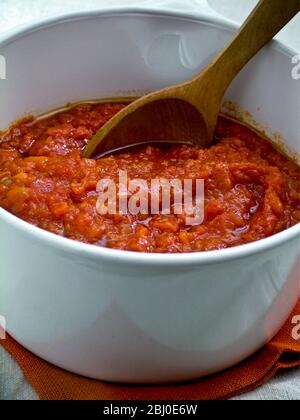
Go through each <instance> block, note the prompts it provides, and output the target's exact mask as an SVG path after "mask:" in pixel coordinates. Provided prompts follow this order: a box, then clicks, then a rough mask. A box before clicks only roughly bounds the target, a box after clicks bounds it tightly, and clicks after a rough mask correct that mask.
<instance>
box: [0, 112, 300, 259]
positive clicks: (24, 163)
mask: <svg viewBox="0 0 300 420" xmlns="http://www.w3.org/2000/svg"><path fill="white" fill-rule="evenodd" d="M123 106H124V105H122V104H85V105H79V106H77V107H75V108H73V109H70V110H67V111H63V112H61V113H59V114H56V115H54V116H51V117H48V118H45V119H43V120H38V121H34V120H33V119H27V120H24V121H22V122H19V123H17V124H16V125H14V126H13V127H12V128H11V129H10V130H9V131H8V132H7V133H6V134H4V135H2V137H0V206H1V207H3V208H4V209H6V210H8V211H9V212H11V213H13V214H14V215H16V216H18V217H20V218H22V219H24V220H26V221H27V222H29V223H32V224H33V225H36V226H38V227H40V228H42V229H45V230H48V231H50V232H53V233H55V234H57V235H61V236H64V237H67V238H70V239H74V240H77V241H81V242H84V243H90V244H95V245H98V246H105V247H108V248H116V249H123V250H128V251H138V252H156V253H179V252H196V251H209V250H216V249H224V248H228V247H233V246H236V245H241V244H245V243H249V242H253V241H257V240H259V239H262V238H266V237H268V236H270V235H273V234H275V233H278V232H280V231H283V230H285V229H287V228H289V227H291V226H293V225H295V224H296V223H298V222H299V221H300V168H299V167H298V166H297V165H296V164H295V163H293V162H292V161H290V160H288V159H287V158H286V157H284V156H283V155H281V154H280V153H279V152H278V151H276V150H275V149H274V147H273V146H272V145H271V144H270V143H269V142H268V141H266V140H264V139H262V138H260V137H259V135H258V134H256V133H254V132H253V131H251V130H250V129H249V128H247V127H245V126H242V125H239V124H237V123H235V122H232V121H229V120H227V119H224V118H220V119H219V122H218V127H217V130H216V144H215V145H214V146H212V147H211V148H210V149H207V150H200V149H198V148H192V147H187V146H177V147H173V148H169V149H159V148H155V147H145V148H143V149H139V150H136V151H132V152H131V153H127V154H119V155H114V156H111V157H107V158H104V159H101V160H99V161H95V160H89V159H83V158H82V157H81V156H82V150H83V148H84V146H85V145H86V144H87V142H88V141H89V139H90V138H91V137H92V135H93V134H94V133H95V132H96V131H97V130H98V129H99V128H100V127H101V126H102V125H103V124H104V123H105V122H106V121H107V120H108V119H109V118H111V117H112V116H113V115H114V114H115V113H116V112H118V111H119V110H120V109H121V108H122V107H123ZM119 170H126V171H127V172H128V175H129V178H130V179H136V178H138V179H145V180H148V181H149V182H150V180H151V179H155V178H167V179H174V178H176V179H178V178H179V179H181V180H183V179H204V180H205V221H204V223H203V224H202V225H199V226H187V225H186V224H185V219H184V216H180V215H169V216H162V215H156V216H151V215H150V214H148V215H138V216H132V215H128V216H123V215H121V214H118V215H108V216H100V215H99V214H98V213H97V211H96V201H97V197H98V195H97V193H96V185H97V183H98V181H99V180H100V179H103V178H113V179H116V180H117V179H118V173H119Z"/></svg>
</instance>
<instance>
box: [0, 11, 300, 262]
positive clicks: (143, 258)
mask: <svg viewBox="0 0 300 420" xmlns="http://www.w3.org/2000/svg"><path fill="white" fill-rule="evenodd" d="M129 15H140V16H153V17H165V18H174V19H186V20H188V21H194V22H203V23H204V24H208V25H213V26H217V27H221V28H225V29H227V30H230V31H234V30H236V29H237V28H238V24H235V23H233V22H230V21H228V20H227V19H226V18H223V17H217V16H211V15H209V14H207V13H205V12H204V13H197V16H195V15H193V14H191V13H190V12H188V11H166V10H159V9H149V8H146V7H132V6H128V7H119V6H115V7H109V8H103V9H101V10H93V11H85V12H75V13H67V14H63V15H60V16H54V17H49V18H43V19H39V20H36V21H34V22H32V23H29V24H25V25H22V26H19V27H17V28H15V29H13V30H11V31H9V32H7V33H3V34H1V35H0V48H3V47H4V46H7V45H9V44H10V43H12V42H14V41H16V40H17V39H19V38H22V37H24V36H26V35H29V34H31V33H34V32H37V31H39V30H41V29H45V28H48V27H52V26H56V25H60V24H63V23H66V22H72V21H81V20H84V19H91V18H97V17H109V16H120V17H121V16H129ZM272 45H273V48H274V47H275V48H277V49H278V48H279V50H280V51H281V52H282V53H284V54H286V55H288V56H290V57H291V58H292V57H293V56H294V55H297V51H296V50H294V49H293V48H290V47H288V46H286V45H285V44H283V43H282V42H280V41H278V40H273V41H272ZM1 220H2V221H3V222H4V223H8V224H9V225H12V226H13V227H14V228H16V229H17V230H19V231H20V232H21V233H22V234H25V235H28V236H31V237H32V238H34V239H36V240H38V241H39V242H40V243H43V244H44V245H48V246H51V247H53V248H55V249H57V250H61V251H63V252H66V253H69V254H77V256H78V257H79V258H87V259H92V260H97V259H99V261H100V259H101V261H102V262H103V260H105V261H106V262H113V263H127V264H131V265H136V266H141V265H143V266H145V265H148V266H165V267H176V266H181V267H185V266H189V267H191V266H199V265H210V264H218V263H222V262H226V261H231V260H238V259H244V258H246V257H250V256H253V255H256V254H260V253H262V252H267V251H270V250H272V249H274V248H277V247H279V246H281V245H283V244H285V243H287V242H290V241H293V240H296V238H297V237H298V238H299V241H300V224H297V225H295V226H293V227H291V228H289V229H287V230H285V231H283V232H280V233H278V234H275V235H273V236H271V237H269V238H265V239H262V240H259V241H256V242H253V243H249V244H245V245H241V246H236V247H233V248H228V249H224V250H216V251H208V252H195V253H179V254H150V253H149V254H148V253H139V252H130V251H121V250H115V249H109V248H102V247H97V246H95V245H89V244H84V243H81V242H77V241H73V240H70V239H68V238H63V237H60V236H58V235H55V234H53V233H50V232H47V231H44V230H42V229H40V228H38V227H36V226H33V225H31V224H30V223H28V222H25V221H24V220H22V219H19V218H18V217H16V216H14V215H12V214H11V213H9V212H8V211H6V210H4V209H3V208H0V221H1ZM299 244H300V242H299Z"/></svg>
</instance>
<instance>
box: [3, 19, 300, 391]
mask: <svg viewBox="0 0 300 420" xmlns="http://www.w3.org/2000/svg"><path fill="white" fill-rule="evenodd" d="M224 25H225V26H224ZM224 25H223V24H222V22H221V21H219V20H217V19H216V20H208V19H207V18H206V17H205V16H203V17H202V18H201V19H199V20H197V19H190V18H188V17H187V16H186V15H185V16H180V14H179V12H178V14H177V15H175V14H173V15H172V16H171V15H163V14H162V13H160V15H158V14H155V13H150V12H147V13H146V12H144V13H143V14H140V13H139V14H135V15H132V14H130V15H128V14H124V13H123V12H122V13H121V12H118V13H115V12H114V13H111V12H110V13H109V14H101V13H100V14H99V13H95V14H94V13H89V14H86V15H84V18H80V16H76V20H73V19H62V20H59V21H58V22H55V21H52V22H48V23H47V24H45V25H43V24H39V26H38V27H32V26H31V27H30V28H29V30H25V31H24V30H23V31H22V32H20V33H18V34H14V35H12V37H11V38H9V39H6V40H3V41H2V42H1V43H0V54H2V55H4V56H5V57H6V60H7V65H8V69H9V71H8V73H7V74H8V77H7V80H5V81H4V83H2V81H0V83H1V87H0V88H1V98H0V127H1V128H5V127H7V125H8V124H9V123H10V122H11V121H13V120H14V119H16V118H18V117H20V116H21V115H22V114H24V112H33V113H40V112H43V111H47V110H49V109H51V108H54V107H56V106H59V105H62V104H64V103H65V102H67V101H77V100H80V99H92V98H99V97H111V96H122V95H123V96H124V95H126V94H128V93H134V94H136V93H137V92H138V93H143V92H144V91H149V90H154V89H158V88H160V87H163V86H167V85H170V84H171V83H175V82H180V81H182V80H184V79H185V78H187V77H190V76H192V75H193V74H195V73H196V72H197V71H198V70H199V69H200V68H201V67H203V66H204V65H205V64H207V63H208V61H209V60H210V59H211V58H212V56H213V55H214V54H215V53H216V52H217V51H218V50H219V49H220V48H221V47H222V46H223V45H224V43H225V42H226V41H227V40H228V39H229V37H230V36H231V34H232V31H233V28H230V26H228V25H227V24H224ZM33 29H34V30H33ZM107 39H109V40H110V42H109V44H108V43H107ZM45 46H47V48H46V47H45ZM125 52H126V53H125ZM291 55H292V54H291V52H289V51H288V50H286V49H281V48H280V47H279V46H278V45H277V44H275V45H273V46H269V47H267V48H266V49H265V50H264V51H263V52H261V53H260V54H259V56H258V57H256V58H255V59H254V60H253V61H252V62H251V63H250V64H249V65H248V66H247V68H245V70H244V71H243V72H242V73H241V75H240V76H239V77H238V78H237V80H236V81H235V82H234V84H233V85H232V87H231V88H230V90H229V91H228V93H227V95H226V99H227V100H231V101H234V102H236V103H238V104H239V105H240V106H241V107H243V108H244V109H247V110H248V111H249V112H251V113H252V114H253V115H254V118H255V119H257V120H258V121H259V122H261V123H263V124H265V125H266V127H270V132H271V131H272V132H273V131H274V132H279V133H280V134H281V135H282V137H283V138H285V139H286V142H287V143H286V144H287V145H288V147H289V148H290V149H291V150H293V151H295V152H296V151H297V150H298V149H299V132H298V99H299V96H298V91H297V86H298V84H297V83H298V82H297V81H295V80H293V79H292V77H291ZM87 63H88V64H87ZM168 69H172V71H168ZM0 231H1V235H0V253H1V256H2V257H1V261H3V262H1V264H0V313H1V314H3V315H4V316H5V317H6V319H7V326H8V332H9V333H10V334H11V335H12V336H13V337H14V338H16V339H17V340H18V341H19V342H20V343H21V344H23V345H24V346H25V347H27V348H28V349H29V350H31V351H32V352H33V353H35V354H37V355H39V356H41V357H43V358H44V359H46V360H48V361H50V362H52V363H54V364H56V365H58V366H61V367H63V368H65V369H68V370H71V371H73V372H76V373H80V374H83V375H86V376H89V377H93V378H97V379H102V380H109V381H118V382H130V383H163V382H170V381H175V382H176V381H180V380H187V379H194V378H198V377H200V376H203V375H207V374H210V373H213V372H217V371H219V370H222V369H225V368H227V367H229V366H232V365H233V364H235V363H238V362H240V361H241V360H243V359H244V358H246V357H247V356H249V355H251V354H253V353H254V352H255V351H256V350H258V349H259V348H260V347H262V346H263V345H264V344H265V343H266V342H267V341H268V340H270V339H271V338H272V337H273V336H274V335H275V334H276V333H277V331H278V330H279V329H280V328H281V326H282V325H283V323H284V322H285V320H286V318H287V317H288V315H289V313H290V312H291V310H292V308H293V306H294V305H295V303H296V301H297V299H298V297H299V295H300V294H299V272H298V271H297V261H298V258H299V254H300V248H299V235H300V227H299V225H297V226H295V227H294V228H292V229H290V230H288V231H286V232H282V233H281V234H279V235H276V236H274V237H273V238H268V239H266V240H263V241H260V242H257V243H255V244H250V245H246V246H243V247H238V248H235V249H232V250H227V251H216V252H211V253H202V254H201V253H199V254H194V255H184V254H183V255H179V256H171V255H144V254H143V255H140V254H135V253H124V252H122V251H113V250H108V249H100V248H97V247H92V246H86V245H83V244H79V243H76V242H71V241H68V240H66V239H64V238H60V237H56V236H54V235H51V234H49V233H47V232H44V231H41V230H38V229H36V228H34V227H32V226H30V225H28V224H26V223H25V222H23V221H21V220H19V219H16V218H15V217H14V216H12V215H10V214H8V213H7V212H5V211H4V210H2V209H0Z"/></svg>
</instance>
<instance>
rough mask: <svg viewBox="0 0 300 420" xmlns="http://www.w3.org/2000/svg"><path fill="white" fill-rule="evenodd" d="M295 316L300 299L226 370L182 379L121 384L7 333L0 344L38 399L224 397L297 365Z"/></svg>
mask: <svg viewBox="0 0 300 420" xmlns="http://www.w3.org/2000/svg"><path fill="white" fill-rule="evenodd" d="M299 316H300V301H299V302H298V304H297V306H296V308H295V310H294V311H293V314H292V315H291V317H290V318H289V320H288V321H287V323H286V324H285V326H284V327H283V328H282V330H281V331H280V333H279V334H278V335H277V336H276V337H275V338H274V339H273V340H272V341H271V342H270V343H269V344H268V345H267V346H266V347H264V348H263V349H262V350H260V351H259V352H258V353H257V354H255V355H254V356H252V357H251V358H249V359H248V360H246V361H245V362H243V363H240V364H239V365H237V366H235V367H233V368H232V369H229V370H227V371H225V372H222V373H220V374H217V375H214V376H211V377H209V378H206V379H202V380H199V381H196V382H191V383H186V384H181V385H168V386H125V385H114V384H109V383H103V382H99V381H94V380H90V379H85V378H82V377H80V376H77V375H73V374H72V373H68V372H65V371H63V370H61V369H59V368H56V367H54V366H52V365H50V364H49V363H47V362H44V361H43V360H41V359H40V358H38V357H36V356H34V355H33V354H31V353H30V352H28V351H27V350H25V349H24V348H23V347H22V346H20V345H19V344H18V343H16V342H15V341H14V340H13V339H12V338H10V337H8V339H7V340H3V341H0V344H1V345H2V346H3V347H4V348H5V349H6V350H7V351H8V352H9V353H10V354H11V355H12V356H13V357H14V359H15V360H16V361H17V363H18V364H19V366H20V367H21V369H22V370H23V372H24V375H25V377H26V378H27V380H28V381H29V383H30V384H31V385H32V387H33V388H34V390H35V391H36V392H37V394H38V395H39V397H40V398H41V399H42V400H217V399H228V398H231V397H233V396H236V395H239V394H242V393H244V392H248V391H250V390H253V389H255V388H257V387H259V386H261V385H263V384H264V383H266V382H267V381H268V380H269V379H271V378H272V377H273V376H274V375H275V374H276V372H278V371H279V370H280V369H288V368H293V367H295V368H296V367H299V366H300V339H299V337H297V335H298V334H299V333H300V327H299V325H298V327H297V325H295V320H296V322H297V319H296V318H295V317H298V322H299ZM293 322H294V324H293ZM293 332H294V333H293ZM297 333H298V334H297Z"/></svg>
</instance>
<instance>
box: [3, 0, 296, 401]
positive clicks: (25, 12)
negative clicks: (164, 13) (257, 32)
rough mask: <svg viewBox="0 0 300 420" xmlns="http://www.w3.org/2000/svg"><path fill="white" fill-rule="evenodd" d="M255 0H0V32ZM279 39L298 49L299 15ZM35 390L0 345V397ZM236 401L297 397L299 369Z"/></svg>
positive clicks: (231, 8)
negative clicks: (92, 13)
mask: <svg viewBox="0 0 300 420" xmlns="http://www.w3.org/2000/svg"><path fill="white" fill-rule="evenodd" d="M256 1H257V0H84V2H83V1H82V0H63V1H62V0H0V33H1V31H6V30H10V29H12V28H13V27H15V26H18V25H20V24H24V23H27V22H29V21H31V20H33V19H39V18H40V17H45V16H49V15H58V14H61V13H63V12H66V11H67V12H74V11H78V10H89V9H101V7H111V6H116V5H120V4H121V5H124V6H126V5H129V4H131V5H138V6H139V7H148V8H149V7H153V8H158V7H159V8H162V9H173V10H174V9H177V10H191V11H193V13H195V14H197V13H198V12H199V11H205V12H206V13H208V14H216V13H218V12H219V13H221V14H222V15H223V16H225V17H226V18H227V19H229V20H232V21H235V22H241V21H242V20H243V18H244V17H245V16H246V15H247V13H248V12H249V10H250V9H251V7H253V6H254V4H255V3H256ZM278 37H279V39H280V40H281V41H283V42H285V43H287V44H288V45H290V46H291V47H293V48H294V49H296V50H298V51H299V52H300V16H299V15H298V16H297V17H296V18H295V19H294V20H293V22H291V24H290V25H289V26H288V27H287V28H286V29H284V30H283V31H282V32H281V33H280V34H279V36H278ZM36 399H38V397H37V395H36V394H35V392H34V391H33V390H32V388H31V387H30V385H29V384H28V383H27V382H26V380H25V378H24V376H23V374H22V372H21V371H20V369H19V367H18V366H17V364H16V363H15V362H14V361H13V360H12V359H11V357H10V356H9V355H8V354H7V353H5V352H4V350H3V349H2V348H0V400H36ZM236 399H238V400H240V399H241V400H299V399H300V370H299V369H297V370H294V371H291V372H284V373H281V374H279V375H277V377H276V378H274V379H273V380H271V381H270V382H269V383H268V384H266V385H265V386H263V387H261V388H260V389H258V390H257V391H254V392H251V393H249V394H246V395H243V396H241V397H238V398H236Z"/></svg>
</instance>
